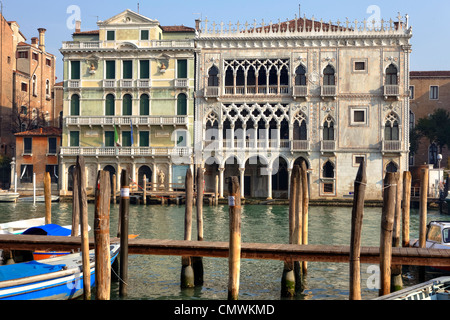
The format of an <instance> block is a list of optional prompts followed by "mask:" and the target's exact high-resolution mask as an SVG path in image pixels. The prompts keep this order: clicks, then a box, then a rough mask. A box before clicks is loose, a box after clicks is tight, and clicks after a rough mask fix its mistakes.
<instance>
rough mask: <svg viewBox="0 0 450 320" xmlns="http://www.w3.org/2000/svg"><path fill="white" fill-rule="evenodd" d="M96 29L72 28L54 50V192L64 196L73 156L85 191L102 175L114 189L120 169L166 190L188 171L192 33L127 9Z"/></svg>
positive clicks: (137, 180) (191, 122)
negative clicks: (57, 89)
mask: <svg viewBox="0 0 450 320" xmlns="http://www.w3.org/2000/svg"><path fill="white" fill-rule="evenodd" d="M98 27H99V29H98V30H94V31H87V32H86V31H85V32H82V31H81V30H80V25H78V26H77V30H76V32H75V33H74V34H73V41H70V42H64V43H63V47H62V49H61V52H62V54H63V55H64V124H63V137H62V140H63V141H62V148H61V152H60V157H61V159H60V164H61V168H60V170H61V177H62V179H61V186H60V189H61V194H62V195H64V194H67V192H69V191H71V187H72V181H71V172H72V170H73V167H74V164H75V162H76V157H77V156H78V155H83V156H84V157H85V162H86V169H87V176H88V177H87V178H88V185H89V186H93V185H95V179H96V176H97V171H98V170H102V169H103V170H107V171H109V172H110V173H111V176H113V174H116V179H117V186H120V174H121V172H122V170H123V169H126V170H127V173H128V174H130V177H131V180H132V181H133V182H135V183H137V184H139V185H141V186H142V184H143V177H144V176H146V177H147V180H148V181H150V182H157V181H158V182H161V183H160V185H164V187H165V189H170V188H171V186H170V185H169V184H170V183H172V182H184V180H183V179H184V174H185V172H186V168H187V167H189V166H191V165H193V158H192V145H193V141H189V140H188V138H189V137H191V136H192V135H193V127H194V109H193V108H194V100H193V94H194V41H193V38H194V36H195V30H194V29H193V28H187V27H183V26H169V27H164V26H161V25H160V24H159V22H158V21H157V20H152V19H149V18H147V17H144V16H142V15H140V14H138V13H135V12H133V11H131V10H126V11H124V12H122V13H120V14H118V15H116V16H114V17H112V18H110V19H108V20H106V21H99V22H98ZM180 172H181V174H180Z"/></svg>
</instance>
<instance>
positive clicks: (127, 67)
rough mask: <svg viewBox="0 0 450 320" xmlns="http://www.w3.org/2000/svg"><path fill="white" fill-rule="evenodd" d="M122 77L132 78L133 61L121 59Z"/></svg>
mask: <svg viewBox="0 0 450 320" xmlns="http://www.w3.org/2000/svg"><path fill="white" fill-rule="evenodd" d="M122 79H133V61H132V60H124V61H123V78H122Z"/></svg>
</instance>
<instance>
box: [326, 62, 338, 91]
mask: <svg viewBox="0 0 450 320" xmlns="http://www.w3.org/2000/svg"><path fill="white" fill-rule="evenodd" d="M323 85H324V86H334V85H336V73H335V71H334V69H333V67H332V66H330V65H328V66H327V67H326V68H325V69H324V70H323Z"/></svg>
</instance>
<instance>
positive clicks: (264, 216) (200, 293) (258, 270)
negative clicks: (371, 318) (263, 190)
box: [0, 202, 445, 300]
mask: <svg viewBox="0 0 450 320" xmlns="http://www.w3.org/2000/svg"><path fill="white" fill-rule="evenodd" d="M288 211H289V208H288V207H287V206H258V205H255V206H253V205H248V206H244V207H243V212H242V241H243V242H250V243H288ZM351 211H352V209H351V208H339V207H310V211H309V243H310V244H321V245H347V246H348V245H349V244H350V233H351ZM193 212H194V221H193V233H192V234H193V238H194V235H195V236H196V234H197V231H196V221H195V213H196V208H195V207H194V210H193ZM44 213H45V205H44V204H41V203H39V204H36V205H33V204H30V203H20V202H19V203H17V204H6V203H0V223H4V222H9V221H15V220H21V219H31V218H38V217H42V216H44ZM71 214H72V206H71V204H70V203H55V204H53V206H52V222H53V223H56V224H60V225H69V224H71V219H72V218H71ZM118 215H119V205H112V206H111V236H116V235H117V220H118ZM93 216H94V206H93V205H92V204H90V205H89V221H90V225H91V227H92V226H93V224H94V222H93ZM444 219H445V217H443V216H441V215H440V214H439V212H438V211H433V210H429V212H428V220H429V221H431V220H444ZM418 221H419V213H418V210H415V209H412V212H411V239H414V238H417V237H418ZM380 224H381V208H366V209H365V212H364V221H363V231H362V246H379V240H380ZM129 232H130V234H136V235H139V237H140V238H142V239H170V240H183V237H184V206H159V205H157V206H133V205H131V206H130V219H129ZM228 232H229V231H228V206H218V207H209V206H206V205H205V206H204V239H205V241H228V239H229V235H228ZM91 236H93V231H91ZM203 264H204V280H205V282H204V285H203V286H202V287H201V288H196V289H188V290H181V289H180V270H181V258H180V257H166V256H142V255H130V257H129V281H128V297H127V299H129V300H148V299H151V300H157V299H161V300H179V299H184V300H185V299H193V300H199V299H206V300H223V299H227V294H228V289H227V285H228V259H221V258H204V259H203ZM376 267H377V266H371V265H367V264H362V265H361V281H362V282H361V290H362V298H363V299H364V300H368V299H372V298H375V297H377V296H378V290H377V289H376V288H373V285H374V271H373V270H374V268H375V269H376ZM282 271H283V262H280V261H264V260H242V262H241V280H240V295H239V299H240V300H277V299H280V281H281V276H282ZM433 276H434V275H433V274H431V275H429V277H433ZM438 276H440V275H436V277H438ZM403 278H404V283H405V285H413V284H416V283H418V279H417V276H416V272H415V271H414V269H411V270H406V272H405V273H404V276H403ZM348 286H349V266H348V264H345V263H317V262H309V263H308V274H307V276H306V278H305V283H304V288H305V290H304V292H303V295H302V296H300V297H297V299H305V300H347V299H348V296H349V288H348ZM118 287H119V286H118V283H113V285H112V296H111V298H112V299H119V297H118Z"/></svg>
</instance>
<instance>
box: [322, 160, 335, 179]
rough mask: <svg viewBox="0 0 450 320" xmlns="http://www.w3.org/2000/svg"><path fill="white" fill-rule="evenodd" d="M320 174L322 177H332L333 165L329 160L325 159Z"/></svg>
mask: <svg viewBox="0 0 450 320" xmlns="http://www.w3.org/2000/svg"><path fill="white" fill-rule="evenodd" d="M322 176H323V177H324V178H329V179H334V165H333V164H332V163H331V161H327V162H326V163H325V164H324V165H323V168H322Z"/></svg>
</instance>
